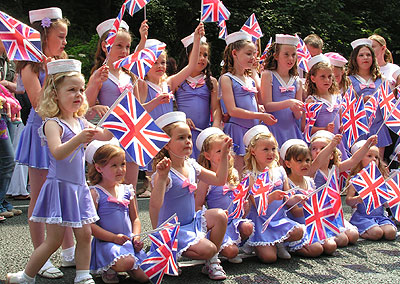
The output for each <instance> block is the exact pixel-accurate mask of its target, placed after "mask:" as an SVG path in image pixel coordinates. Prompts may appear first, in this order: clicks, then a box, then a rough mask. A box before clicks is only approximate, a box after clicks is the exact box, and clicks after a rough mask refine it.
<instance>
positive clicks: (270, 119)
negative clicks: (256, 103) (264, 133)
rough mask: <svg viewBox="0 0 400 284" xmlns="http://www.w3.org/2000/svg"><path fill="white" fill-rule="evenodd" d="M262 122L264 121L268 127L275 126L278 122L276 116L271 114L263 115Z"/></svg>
mask: <svg viewBox="0 0 400 284" xmlns="http://www.w3.org/2000/svg"><path fill="white" fill-rule="evenodd" d="M260 120H262V121H263V122H264V123H265V124H266V125H274V124H275V123H277V122H278V120H277V119H276V118H275V116H273V115H272V114H269V113H263V114H262V117H261V119H260Z"/></svg>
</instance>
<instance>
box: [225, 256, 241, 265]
mask: <svg viewBox="0 0 400 284" xmlns="http://www.w3.org/2000/svg"><path fill="white" fill-rule="evenodd" d="M228 261H229V262H230V263H242V262H243V259H242V258H241V257H240V256H238V255H237V256H235V257H234V258H228Z"/></svg>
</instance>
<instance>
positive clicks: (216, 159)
mask: <svg viewBox="0 0 400 284" xmlns="http://www.w3.org/2000/svg"><path fill="white" fill-rule="evenodd" d="M226 137H227V135H226V134H224V133H223V132H222V130H221V129H219V128H216V127H209V128H206V129H204V130H203V131H202V132H200V134H199V136H198V138H197V141H196V146H197V148H198V149H199V151H200V155H199V158H198V162H199V164H200V165H201V166H203V167H204V168H206V169H209V170H212V171H213V172H217V169H218V167H219V164H220V161H221V148H222V146H223V143H224V139H225V138H226ZM238 184H239V177H238V174H237V171H236V170H235V169H234V168H233V157H232V156H231V155H229V171H228V179H227V181H226V183H225V185H223V186H215V185H209V184H207V183H205V182H202V181H200V182H199V184H198V186H197V191H196V196H195V200H196V209H197V210H200V209H201V208H202V207H203V205H205V202H207V208H209V209H211V208H221V209H223V210H228V213H229V214H230V213H232V212H233V209H234V207H233V206H231V203H232V200H233V199H234V196H233V190H234V189H235V187H236V186H237V185H238ZM246 203H247V205H246V207H247V208H249V206H248V202H247V201H246ZM229 214H228V216H229ZM252 223H253V222H252V221H250V220H249V219H244V218H235V219H234V218H233V217H228V227H227V229H226V233H225V237H224V240H223V242H222V245H221V248H220V249H221V254H222V255H223V256H225V257H226V258H228V261H229V262H233V263H241V262H242V259H241V258H240V257H239V256H238V253H239V248H238V246H239V244H240V243H241V242H243V241H245V240H247V238H248V237H249V236H250V235H251V234H252V233H253V224H252Z"/></svg>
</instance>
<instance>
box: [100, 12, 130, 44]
mask: <svg viewBox="0 0 400 284" xmlns="http://www.w3.org/2000/svg"><path fill="white" fill-rule="evenodd" d="M125 9H126V8H125V4H123V5H122V6H121V9H120V10H119V13H118V16H117V17H116V18H115V20H114V23H113V26H112V27H111V30H110V31H109V33H108V35H107V38H106V40H105V42H106V48H107V51H108V52H110V50H111V48H112V45H113V44H114V41H115V39H116V38H117V34H118V31H119V26H120V25H121V21H122V18H123V17H124V13H125Z"/></svg>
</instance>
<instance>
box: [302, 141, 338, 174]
mask: <svg viewBox="0 0 400 284" xmlns="http://www.w3.org/2000/svg"><path fill="white" fill-rule="evenodd" d="M341 140H342V135H341V134H336V135H335V137H333V139H332V140H331V142H329V144H328V145H326V147H325V148H324V149H322V150H321V152H319V153H318V155H317V157H316V158H315V160H313V161H312V163H311V167H310V171H309V173H308V175H309V176H310V177H313V176H314V175H315V173H316V172H317V170H318V169H320V168H326V167H328V165H329V161H330V156H331V154H332V152H333V150H334V149H335V148H336V146H337V145H338V144H339V143H340V141H341Z"/></svg>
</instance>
